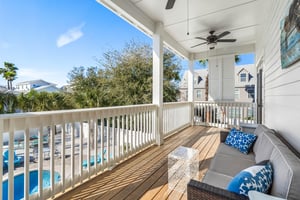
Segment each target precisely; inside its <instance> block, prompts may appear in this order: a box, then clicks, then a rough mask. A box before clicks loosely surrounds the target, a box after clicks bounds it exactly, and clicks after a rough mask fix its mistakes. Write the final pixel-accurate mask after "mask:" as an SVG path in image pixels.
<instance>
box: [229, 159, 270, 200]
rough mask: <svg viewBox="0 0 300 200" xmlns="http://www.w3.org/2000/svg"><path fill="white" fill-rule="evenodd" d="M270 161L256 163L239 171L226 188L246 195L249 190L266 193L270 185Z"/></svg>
mask: <svg viewBox="0 0 300 200" xmlns="http://www.w3.org/2000/svg"><path fill="white" fill-rule="evenodd" d="M272 177H273V169H272V165H271V163H270V162H269V161H268V162H266V164H257V165H254V166H251V167H249V168H247V169H244V170H242V171H241V172H239V173H238V174H237V175H236V176H235V177H234V178H233V179H232V180H231V181H230V183H229V184H228V187H227V189H228V190H229V191H231V192H235V193H237V194H242V195H244V196H248V192H249V191H250V190H255V191H258V192H262V193H267V192H268V191H269V189H270V187H271V185H272Z"/></svg>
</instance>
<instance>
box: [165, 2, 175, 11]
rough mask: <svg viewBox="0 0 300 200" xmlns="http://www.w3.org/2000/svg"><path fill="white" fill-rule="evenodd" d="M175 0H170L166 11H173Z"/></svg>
mask: <svg viewBox="0 0 300 200" xmlns="http://www.w3.org/2000/svg"><path fill="white" fill-rule="evenodd" d="M174 3H175V0H168V2H167V5H166V9H167V10H169V9H172V8H173V6H174Z"/></svg>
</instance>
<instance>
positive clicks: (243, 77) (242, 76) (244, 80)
mask: <svg viewBox="0 0 300 200" xmlns="http://www.w3.org/2000/svg"><path fill="white" fill-rule="evenodd" d="M246 81H247V74H246V73H241V74H240V82H246Z"/></svg>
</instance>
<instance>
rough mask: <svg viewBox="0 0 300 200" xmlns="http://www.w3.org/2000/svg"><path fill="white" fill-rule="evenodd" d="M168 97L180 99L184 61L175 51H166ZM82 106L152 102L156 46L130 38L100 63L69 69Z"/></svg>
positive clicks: (79, 103)
mask: <svg viewBox="0 0 300 200" xmlns="http://www.w3.org/2000/svg"><path fill="white" fill-rule="evenodd" d="M163 64H164V82H163V84H164V91H163V94H164V101H165V102H168V101H176V100H177V95H178V94H179V91H178V88H177V84H178V81H179V80H180V77H179V71H180V65H179V61H178V59H177V58H176V57H175V55H174V54H173V53H171V52H169V51H165V52H164V62H163ZM69 83H70V84H71V88H72V90H73V92H74V99H75V101H76V103H77V106H78V107H101V106H119V105H135V104H145V103H151V102H152V48H151V47H150V46H149V45H147V44H137V43H135V42H130V43H128V44H126V46H125V48H124V49H122V50H120V51H116V50H112V51H108V52H106V53H104V54H103V59H102V60H100V61H99V67H88V68H84V67H78V68H74V69H73V70H72V71H71V72H70V73H69Z"/></svg>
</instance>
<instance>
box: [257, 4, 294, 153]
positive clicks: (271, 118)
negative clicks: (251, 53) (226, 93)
mask: <svg viewBox="0 0 300 200" xmlns="http://www.w3.org/2000/svg"><path fill="white" fill-rule="evenodd" d="M261 2H263V1H261ZM264 3H265V2H264ZM290 3H291V0H272V1H269V2H268V4H267V6H268V7H269V8H268V10H269V11H270V12H268V13H265V15H266V19H265V24H264V26H262V27H264V29H262V30H261V32H260V37H259V38H258V40H257V45H256V48H257V50H256V53H257V54H256V55H257V57H256V58H257V62H258V61H259V60H260V59H261V58H262V59H263V82H264V97H263V98H264V123H265V124H266V125H267V126H268V127H270V128H273V129H275V130H277V131H278V132H279V133H280V134H282V135H283V136H284V137H285V138H286V139H287V140H288V141H289V143H291V144H292V145H293V146H294V147H295V148H296V149H297V150H298V151H299V152H300V125H299V119H300V62H297V63H295V64H294V65H292V66H290V67H289V68H287V69H282V68H281V59H280V21H281V20H282V19H283V17H284V16H285V13H286V11H287V10H288V8H289V5H290Z"/></svg>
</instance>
